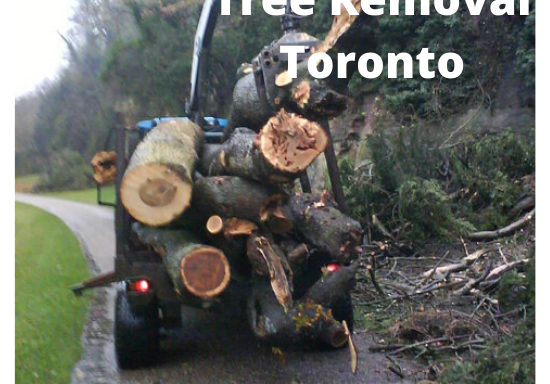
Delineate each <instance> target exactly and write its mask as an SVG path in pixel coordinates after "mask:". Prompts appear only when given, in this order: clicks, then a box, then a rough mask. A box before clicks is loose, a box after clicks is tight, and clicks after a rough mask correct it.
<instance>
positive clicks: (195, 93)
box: [186, 0, 221, 126]
mask: <svg viewBox="0 0 550 384" xmlns="http://www.w3.org/2000/svg"><path fill="white" fill-rule="evenodd" d="M220 11H221V1H220V0H206V1H205V3H204V5H203V7H202V12H201V17H200V20H199V25H198V27H197V33H196V34H195V47H194V50H193V66H192V68H191V94H190V95H189V101H188V102H187V105H186V112H187V115H188V116H189V117H190V118H191V119H192V120H194V121H195V122H196V123H197V124H199V125H201V126H202V113H201V107H202V106H201V102H202V98H203V97H204V96H203V95H204V94H203V88H204V79H205V76H206V75H207V71H208V56H209V53H210V52H209V50H210V43H211V41H212V35H213V34H214V28H215V27H216V22H217V21H218V15H219V14H220Z"/></svg>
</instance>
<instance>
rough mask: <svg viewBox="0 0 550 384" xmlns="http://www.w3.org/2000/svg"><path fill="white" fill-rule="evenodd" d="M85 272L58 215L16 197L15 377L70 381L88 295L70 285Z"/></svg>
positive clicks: (73, 240)
mask: <svg viewBox="0 0 550 384" xmlns="http://www.w3.org/2000/svg"><path fill="white" fill-rule="evenodd" d="M88 276H89V272H88V266H87V263H86V260H85V259H84V257H83V256H82V251H81V249H80V245H79V243H78V241H77V240H76V238H75V237H74V235H73V234H72V232H71V231H70V229H69V228H67V226H66V225H65V224H64V223H63V222H62V221H61V220H59V219H58V218H57V217H55V216H53V215H51V214H49V213H46V212H44V211H42V210H40V209H37V208H34V207H30V206H28V205H25V204H19V203H15V379H16V382H18V383H68V382H69V381H70V375H71V369H72V367H73V365H74V364H75V363H76V362H77V360H78V359H79V356H80V353H81V343H80V336H81V334H82V330H83V327H84V323H85V321H86V313H87V306H88V300H87V299H86V298H76V297H74V296H73V294H72V293H71V291H70V290H69V288H68V287H69V285H71V284H74V283H76V282H78V281H80V280H83V279H85V278H86V277H88Z"/></svg>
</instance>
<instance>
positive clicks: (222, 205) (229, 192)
mask: <svg viewBox="0 0 550 384" xmlns="http://www.w3.org/2000/svg"><path fill="white" fill-rule="evenodd" d="M273 194H281V190H280V189H279V188H277V187H274V186H270V185H262V184H259V183H256V182H253V181H249V180H246V179H243V178H240V177H236V176H216V177H205V178H202V179H198V180H195V186H194V192H193V196H194V197H193V207H194V208H195V209H196V211H197V212H199V213H200V214H201V215H205V216H206V217H210V216H212V215H219V216H221V217H239V218H241V219H245V220H249V221H252V222H254V223H257V224H259V223H261V220H260V208H261V207H262V205H263V203H264V201H265V200H267V199H268V198H269V197H270V196H271V195H273Z"/></svg>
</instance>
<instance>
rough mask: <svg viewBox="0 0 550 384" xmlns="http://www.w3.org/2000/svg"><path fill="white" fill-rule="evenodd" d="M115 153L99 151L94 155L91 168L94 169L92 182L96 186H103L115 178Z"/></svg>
mask: <svg viewBox="0 0 550 384" xmlns="http://www.w3.org/2000/svg"><path fill="white" fill-rule="evenodd" d="M115 161H116V152H114V151H109V152H106V151H100V152H98V153H96V154H95V155H94V157H93V158H92V161H91V162H90V163H91V164H92V168H93V169H94V180H95V181H96V183H98V184H105V183H107V182H109V181H111V180H114V179H115V177H116V166H115Z"/></svg>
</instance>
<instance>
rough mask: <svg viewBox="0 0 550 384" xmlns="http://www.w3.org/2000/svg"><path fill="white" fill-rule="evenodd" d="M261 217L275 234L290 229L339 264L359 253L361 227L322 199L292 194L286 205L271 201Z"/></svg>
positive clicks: (355, 256) (282, 202) (280, 200)
mask: <svg viewBox="0 0 550 384" xmlns="http://www.w3.org/2000/svg"><path fill="white" fill-rule="evenodd" d="M262 214H263V216H262V218H263V220H264V221H267V222H268V224H269V225H270V227H272V226H274V227H275V228H272V230H273V231H274V232H276V230H275V229H280V228H282V227H284V226H286V227H291V228H293V229H294V230H295V231H296V232H298V233H299V234H300V235H301V236H302V237H303V238H304V239H305V240H306V242H307V243H309V244H311V245H312V246H313V247H315V248H316V249H317V250H319V251H321V252H324V253H327V254H329V255H330V256H331V257H332V258H333V260H334V261H337V262H339V263H342V264H349V263H350V262H351V261H353V260H355V259H357V257H359V255H360V254H361V252H362V249H361V248H360V244H361V241H362V235H363V230H362V228H361V224H359V223H358V222H357V221H355V220H353V219H352V218H350V217H348V216H346V215H344V214H343V213H342V212H340V211H339V210H338V209H336V208H335V207H333V206H331V205H330V204H329V203H328V202H326V201H324V199H323V198H322V197H321V196H315V195H312V194H307V193H304V194H294V195H292V196H291V197H290V199H289V200H288V201H287V202H284V201H283V198H281V199H279V200H278V201H277V200H276V199H271V200H269V205H267V206H265V207H264V208H263V211H262ZM282 223H284V224H282ZM289 224H291V225H289Z"/></svg>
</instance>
